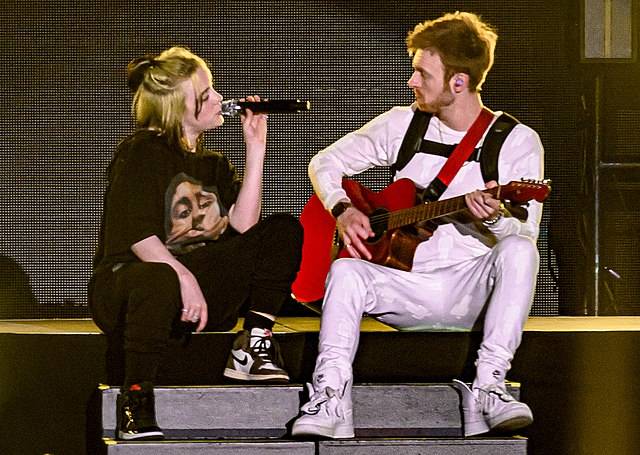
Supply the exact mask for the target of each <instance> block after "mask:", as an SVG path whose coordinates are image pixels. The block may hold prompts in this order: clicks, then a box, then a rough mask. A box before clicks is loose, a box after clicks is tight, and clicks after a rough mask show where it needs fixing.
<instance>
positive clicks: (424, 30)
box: [406, 11, 498, 92]
mask: <svg viewBox="0 0 640 455" xmlns="http://www.w3.org/2000/svg"><path fill="white" fill-rule="evenodd" d="M497 39H498V35H497V34H496V32H495V30H494V29H493V27H491V26H490V25H489V24H487V23H485V22H483V21H482V20H481V19H480V18H479V17H478V16H476V15H475V14H473V13H465V12H462V13H461V12H459V11H456V12H455V13H448V14H445V15H444V16H442V17H440V18H438V19H435V20H432V21H425V22H422V23H420V24H418V25H416V26H415V28H414V29H413V31H411V32H409V35H408V36H407V39H406V43H407V50H408V51H409V55H413V54H414V53H415V52H416V51H417V50H418V49H429V50H433V51H435V52H437V53H438V55H439V56H440V59H441V60H442V64H443V65H444V70H445V83H446V82H447V81H449V79H451V77H452V76H453V75H454V74H456V73H465V74H468V75H469V90H471V91H476V92H479V91H480V90H481V89H482V83H483V82H484V80H485V78H486V77H487V73H488V72H489V70H490V69H491V66H492V65H493V53H494V50H495V47H496V41H497Z"/></svg>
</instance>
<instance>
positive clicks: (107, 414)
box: [101, 384, 519, 439]
mask: <svg viewBox="0 0 640 455" xmlns="http://www.w3.org/2000/svg"><path fill="white" fill-rule="evenodd" d="M510 391H511V393H512V394H513V395H514V396H516V397H517V396H519V388H518V387H517V386H511V387H510ZM117 394H118V391H117V389H107V390H103V391H102V394H101V397H102V406H101V409H102V426H103V429H104V431H103V436H104V437H111V438H112V437H114V428H115V410H116V396H117ZM155 395H156V409H157V413H156V414H157V419H158V424H159V425H160V427H162V429H163V430H164V431H165V434H166V435H167V436H168V437H170V438H205V437H206V438H212V439H218V438H234V437H235V438H242V437H283V436H285V435H286V434H287V433H288V429H287V426H288V424H289V423H290V422H291V421H292V419H293V418H295V417H296V416H297V415H298V411H299V409H300V406H301V404H302V403H303V402H305V401H306V392H305V391H304V390H303V388H302V387H287V386H264V387H247V386H239V387H191V388H187V387H185V388H157V389H156V391H155ZM353 404H354V422H355V425H356V434H357V435H358V436H361V437H367V436H376V437H387V436H388V437H400V436H402V437H416V436H421V437H444V436H461V435H462V427H461V416H460V411H459V406H460V399H459V396H458V393H457V392H456V391H455V389H454V388H453V387H451V386H450V385H440V384H411V385H409V384H398V385H356V386H355V387H354V388H353Z"/></svg>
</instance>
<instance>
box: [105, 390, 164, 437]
mask: <svg viewBox="0 0 640 455" xmlns="http://www.w3.org/2000/svg"><path fill="white" fill-rule="evenodd" d="M154 402H155V400H154V396H153V385H152V384H151V383H150V382H143V383H141V384H133V385H132V386H131V387H130V388H129V390H127V391H126V392H123V393H121V394H119V395H118V399H117V401H116V403H117V404H116V409H117V416H116V419H117V427H116V438H117V439H121V440H125V441H132V440H152V441H157V440H160V439H164V434H163V433H162V430H161V429H160V428H159V427H158V424H157V423H156V408H155V403H154Z"/></svg>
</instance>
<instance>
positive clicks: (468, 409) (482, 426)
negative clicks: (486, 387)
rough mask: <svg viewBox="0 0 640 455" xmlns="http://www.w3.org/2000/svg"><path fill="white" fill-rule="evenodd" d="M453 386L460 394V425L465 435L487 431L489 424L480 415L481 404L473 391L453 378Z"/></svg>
mask: <svg viewBox="0 0 640 455" xmlns="http://www.w3.org/2000/svg"><path fill="white" fill-rule="evenodd" d="M453 386H454V387H455V388H456V389H457V390H458V391H459V392H460V395H461V396H462V426H463V428H464V435H465V436H475V435H477V434H482V433H486V432H488V431H489V425H488V424H487V421H486V420H485V418H484V416H483V415H482V405H481V404H480V403H479V402H478V398H477V397H476V395H475V394H474V393H473V391H472V390H471V389H470V388H469V386H467V384H465V383H464V382H462V381H459V380H457V379H454V380H453Z"/></svg>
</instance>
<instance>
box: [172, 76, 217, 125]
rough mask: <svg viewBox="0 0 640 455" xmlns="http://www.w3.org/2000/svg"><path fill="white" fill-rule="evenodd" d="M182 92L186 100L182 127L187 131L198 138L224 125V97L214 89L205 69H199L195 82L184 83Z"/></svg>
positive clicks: (187, 81) (189, 80)
mask: <svg viewBox="0 0 640 455" xmlns="http://www.w3.org/2000/svg"><path fill="white" fill-rule="evenodd" d="M182 90H183V91H184V98H185V111H184V118H183V120H182V126H183V128H184V129H185V131H187V132H190V133H192V134H194V135H195V136H197V135H199V134H200V133H202V132H203V131H206V130H210V129H213V128H217V127H219V126H220V125H222V124H223V123H224V117H222V114H221V110H222V105H221V104H220V103H221V102H222V95H220V94H219V93H218V92H216V91H215V90H214V89H213V87H212V86H211V84H210V83H209V77H208V75H207V73H206V72H205V70H204V69H202V68H198V70H197V72H196V78H195V82H192V80H191V79H188V80H186V81H184V82H183V83H182Z"/></svg>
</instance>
